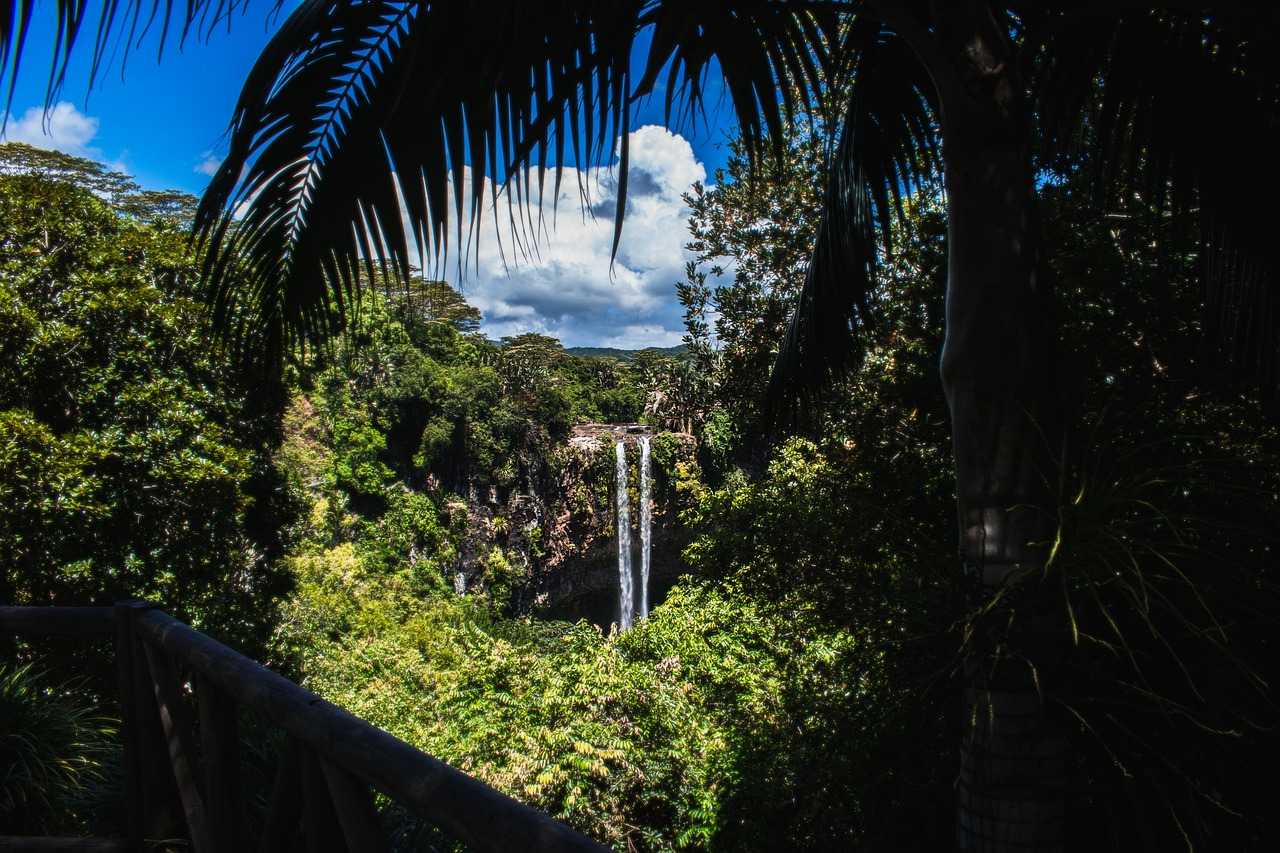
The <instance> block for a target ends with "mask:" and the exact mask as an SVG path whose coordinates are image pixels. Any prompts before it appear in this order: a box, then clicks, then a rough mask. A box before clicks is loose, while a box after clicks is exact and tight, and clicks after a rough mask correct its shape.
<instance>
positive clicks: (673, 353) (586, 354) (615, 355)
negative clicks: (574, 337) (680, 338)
mask: <svg viewBox="0 0 1280 853" xmlns="http://www.w3.org/2000/svg"><path fill="white" fill-rule="evenodd" d="M688 351H689V348H688V347H687V346H685V345H684V344H676V345H675V346H673V347H643V348H641V349H616V348H614V347H566V348H565V352H567V353H569V355H576V356H578V357H579V358H612V359H616V360H617V361H631V360H632V359H634V358H635V357H636V356H637V355H639V354H640V353H642V352H652V353H657V354H658V355H665V356H668V357H670V358H684V357H685V355H686V353H688Z"/></svg>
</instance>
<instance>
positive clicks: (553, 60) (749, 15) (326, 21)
mask: <svg viewBox="0 0 1280 853" xmlns="http://www.w3.org/2000/svg"><path fill="white" fill-rule="evenodd" d="M833 14H834V13H833ZM832 20H834V19H832ZM648 27H651V28H652V32H653V34H654V35H653V38H652V41H651V43H650V49H649V53H648V57H647V64H646V66H645V69H646V70H645V72H644V73H643V74H642V75H640V77H639V78H636V79H633V75H632V70H631V55H632V51H633V48H634V46H635V43H636V38H637V34H638V33H639V32H640V31H641V30H642V29H643V28H648ZM833 27H834V24H833V23H832V22H831V21H824V20H823V19H822V17H821V15H820V14H819V13H818V12H814V11H804V12H801V11H796V10H794V9H793V8H791V7H790V6H788V5H786V4H778V3H776V2H768V0H756V2H748V3H736V4H725V3H721V2H710V1H709V0H708V2H691V3H680V4H676V3H662V2H655V0H619V2H611V3H601V2H591V0H540V1H539V2H518V0H488V2H430V0H416V1H414V2H392V0H383V1H382V2H366V3H359V4H333V3H321V2H307V3H304V4H303V5H302V6H301V7H299V8H298V10H297V11H295V12H294V14H293V15H292V16H290V18H289V19H288V20H287V21H286V22H285V23H284V25H283V27H282V29H281V30H280V32H279V33H278V34H277V35H276V36H275V37H274V38H273V39H272V41H271V43H270V44H269V45H268V47H267V49H266V51H265V52H264V53H263V55H262V57H261V58H260V59H259V61H258V63H257V65H256V66H255V67H254V69H253V71H252V73H251V75H250V77H249V80H248V81H247V82H246V84H245V86H244V89H243V92H242V94H241V97H240V101H239V104H238V105H237V107H236V112H235V117H234V119H233V122H232V126H231V143H230V152H229V154H228V156H227V158H226V159H225V160H224V161H223V164H222V167H221V168H220V170H219V172H218V173H217V175H215V177H214V179H213V181H212V183H211V184H210V186H209V189H208V191H207V192H206V195H205V197H204V200H203V203H202V205H201V210H200V213H199V216H198V217H197V232H198V235H199V239H200V241H201V243H202V245H203V246H204V247H205V248H207V250H208V252H207V255H206V257H207V267H206V273H207V276H206V278H207V281H208V283H209V286H210V288H211V294H212V298H213V304H214V307H215V319H216V322H217V324H218V326H219V327H220V328H222V329H224V330H225V331H226V332H227V334H228V336H229V338H230V339H231V340H232V341H238V342H241V343H246V342H251V341H258V342H266V344H267V345H268V346H270V347H274V348H276V349H277V350H279V351H284V350H285V349H287V348H289V347H292V346H296V345H299V344H301V343H303V342H305V341H306V340H307V339H308V337H309V336H324V335H326V334H327V333H328V332H330V331H332V330H333V329H334V328H335V327H336V326H337V325H339V324H341V323H342V322H343V319H344V316H345V313H346V311H347V306H349V305H350V304H351V303H352V300H353V297H354V296H355V292H356V290H357V289H358V288H359V286H360V284H359V282H360V279H361V276H360V272H361V269H362V268H364V269H365V272H366V277H367V278H368V279H370V280H371V279H373V278H374V276H373V275H371V274H369V273H372V272H373V266H374V265H375V264H377V265H379V266H382V268H383V270H382V271H383V273H384V278H385V277H386V276H387V275H389V276H390V277H391V278H393V279H394V278H395V277H396V276H401V277H405V276H407V275H408V273H409V267H410V263H411V261H415V260H418V259H421V260H423V261H424V262H425V261H431V260H433V261H434V262H435V263H437V264H439V263H442V262H443V261H444V260H445V259H446V258H447V257H448V256H450V247H451V242H452V244H453V245H454V246H455V250H454V251H455V253H456V255H457V260H458V262H459V263H461V262H462V261H463V260H464V257H465V255H466V254H467V253H468V252H469V251H470V248H471V246H473V245H474V243H473V242H471V241H473V240H478V239H479V238H478V237H477V232H478V230H479V229H480V227H481V225H482V222H481V219H482V215H483V214H485V213H486V212H487V211H489V210H492V211H494V213H495V218H499V217H500V218H502V219H503V220H505V221H504V222H502V223H497V222H495V223H493V224H494V226H495V228H498V226H499V225H501V227H500V228H498V232H497V234H496V235H495V239H498V240H500V241H501V239H502V236H503V235H504V234H506V235H507V236H508V238H509V239H510V241H511V242H510V246H509V247H508V246H504V252H505V251H507V249H508V248H510V249H511V250H513V251H515V252H517V253H522V252H528V251H531V250H532V247H533V246H535V245H536V243H537V240H538V235H539V233H540V231H541V229H542V227H543V222H542V220H541V216H542V210H543V201H544V197H545V195H546V190H547V189H548V186H547V185H548V183H553V185H554V191H553V192H552V193H551V195H552V197H553V198H557V197H558V196H559V187H560V181H561V178H562V174H563V170H564V168H565V166H566V165H567V164H576V165H578V166H580V167H583V166H587V165H594V164H598V163H601V162H603V161H605V160H607V159H610V158H611V157H612V156H613V154H614V150H615V149H614V140H615V138H617V139H619V143H618V144H619V150H618V156H619V160H620V162H619V165H618V171H619V177H618V186H617V208H616V214H615V230H614V250H615V252H616V249H617V241H618V239H619V238H620V234H621V227H622V214H623V211H624V209H625V204H626V171H627V164H628V147H627V146H628V140H627V134H628V131H629V130H630V114H631V107H632V103H633V101H634V100H635V99H636V98H637V97H640V96H643V95H645V94H647V93H649V92H651V91H652V90H653V89H655V88H656V87H657V85H658V83H659V81H660V79H661V77H662V74H663V72H664V71H665V72H666V74H667V85H666V92H665V94H664V97H665V98H666V103H667V105H668V108H669V109H670V108H673V107H674V106H680V107H682V108H687V109H691V110H699V109H701V91H702V85H703V81H704V79H705V77H706V75H707V74H708V73H709V70H710V69H711V68H712V67H713V64H716V63H718V65H719V68H720V69H721V71H722V72H723V74H724V76H725V79H726V81H727V83H728V89H729V91H730V93H731V98H732V101H733V106H734V109H735V112H736V113H737V114H738V117H739V120H740V121H741V123H742V127H743V129H744V130H743V132H744V135H745V136H746V137H747V138H748V140H749V142H750V144H751V148H752V150H753V151H760V150H763V148H764V140H765V138H766V137H768V136H770V135H771V134H773V133H774V132H776V131H777V130H778V129H779V128H780V127H781V126H782V123H783V121H784V118H785V113H786V111H787V109H788V107H787V105H786V104H783V105H782V106H779V104H778V98H777V94H776V93H777V90H778V87H779V86H780V85H786V86H788V87H790V88H792V89H794V90H796V91H799V92H800V93H801V95H800V97H801V99H803V98H805V97H806V96H807V94H806V93H808V92H812V91H814V90H815V89H816V88H817V87H819V86H820V85H821V79H822V74H823V68H824V64H823V63H824V60H823V58H822V53H823V49H824V47H823V46H824V42H823V37H824V35H825V34H826V33H828V32H830V31H831V30H832V29H833ZM548 172H550V173H551V175H550V176H548ZM548 177H550V179H551V180H550V181H548V180H547V179H548ZM579 189H580V192H581V194H582V197H583V199H584V202H585V201H586V200H587V196H588V193H589V190H590V188H589V187H586V186H580V187H579ZM500 202H501V203H502V204H503V208H502V212H501V213H500V214H499V213H498V209H499V204H500ZM451 237H452V241H451V239H450V238H451Z"/></svg>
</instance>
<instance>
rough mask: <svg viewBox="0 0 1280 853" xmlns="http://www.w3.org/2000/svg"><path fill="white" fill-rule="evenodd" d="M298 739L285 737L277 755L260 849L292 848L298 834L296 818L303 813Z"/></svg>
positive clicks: (268, 851) (272, 852)
mask: <svg viewBox="0 0 1280 853" xmlns="http://www.w3.org/2000/svg"><path fill="white" fill-rule="evenodd" d="M298 753H299V748H298V743H297V741H295V740H294V739H293V738H292V737H286V738H285V739H284V742H283V743H282V744H281V745H280V755H279V757H278V758H277V759H276V778H275V781H274V782H272V784H271V798H270V799H269V800H268V801H267V814H266V819H265V820H264V822H263V825H262V837H261V838H260V839H259V843H258V850H259V851H260V853H275V851H277V850H293V849H294V847H295V845H294V843H293V842H294V839H295V837H296V836H297V834H298V818H299V817H300V816H301V815H302V791H301V787H302V775H301V773H299V771H298V763H299V761H298Z"/></svg>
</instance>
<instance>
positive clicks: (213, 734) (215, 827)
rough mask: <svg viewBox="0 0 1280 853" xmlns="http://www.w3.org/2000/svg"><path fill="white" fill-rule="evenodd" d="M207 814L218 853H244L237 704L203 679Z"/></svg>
mask: <svg viewBox="0 0 1280 853" xmlns="http://www.w3.org/2000/svg"><path fill="white" fill-rule="evenodd" d="M196 704H197V705H198V706H199V709H200V747H201V750H200V751H201V757H202V758H203V760H204V795H205V811H206V813H207V814H208V817H209V829H210V831H211V832H212V834H213V837H214V843H215V845H216V848H217V850H218V851H219V853H223V851H225V853H241V850H240V845H241V843H242V842H243V829H242V826H243V824H244V813H243V805H242V804H243V802H244V800H243V799H242V797H241V794H240V732H239V726H238V724H237V723H236V703H235V700H233V699H231V698H230V697H229V696H227V695H226V694H225V693H223V692H222V691H221V690H219V689H218V688H217V687H216V686H215V685H214V684H213V683H212V682H211V681H209V680H208V679H207V678H205V677H204V676H199V677H197V679H196Z"/></svg>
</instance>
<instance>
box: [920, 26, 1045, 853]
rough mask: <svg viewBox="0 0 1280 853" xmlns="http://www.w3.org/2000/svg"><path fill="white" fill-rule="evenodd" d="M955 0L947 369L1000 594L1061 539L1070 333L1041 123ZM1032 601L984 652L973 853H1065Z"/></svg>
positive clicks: (1041, 637) (962, 821)
mask: <svg viewBox="0 0 1280 853" xmlns="http://www.w3.org/2000/svg"><path fill="white" fill-rule="evenodd" d="M941 6H946V7H947V8H946V11H942V12H939V13H938V14H939V19H938V24H939V46H940V47H941V49H942V50H941V53H942V57H943V59H944V60H945V66H946V67H947V69H948V70H949V71H950V72H951V73H950V74H949V75H948V76H950V80H948V81H946V83H945V84H944V85H939V94H940V101H941V107H942V123H943V157H944V159H945V163H944V166H945V175H946V187H947V202H948V217H949V219H948V280H947V309H946V329H947V333H946V342H945V344H944V346H943V353H942V365H941V375H942V383H943V388H944V391H945V393H946V397H947V405H948V407H949V409H950V413H951V423H952V439H953V443H954V450H955V464H956V484H957V497H958V515H959V526H960V558H961V561H962V564H963V568H964V570H965V572H966V574H967V575H968V576H970V577H973V578H974V579H975V581H976V586H978V587H979V588H980V589H981V591H982V593H983V594H984V597H988V598H989V597H990V596H991V595H992V594H993V593H994V592H996V591H997V590H998V589H999V588H1000V587H1001V586H1003V585H1005V584H1006V583H1008V582H1010V580H1011V579H1014V578H1016V577H1018V576H1020V575H1021V574H1022V573H1023V572H1028V571H1029V572H1034V571H1035V570H1037V569H1041V568H1043V566H1044V560H1045V554H1046V550H1047V548H1046V544H1047V542H1048V540H1049V539H1050V537H1051V535H1052V532H1053V527H1052V522H1051V517H1052V516H1051V514H1050V512H1049V511H1048V510H1049V509H1050V508H1051V507H1052V505H1053V501H1054V494H1053V487H1052V486H1051V484H1052V483H1055V482H1056V477H1055V476H1054V475H1053V473H1052V471H1053V466H1052V464H1051V463H1052V456H1053V451H1054V450H1056V448H1057V444H1058V436H1059V435H1060V432H1061V428H1060V421H1061V418H1060V415H1059V413H1058V411H1057V409H1058V407H1057V400H1056V398H1057V393H1056V383H1055V376H1054V374H1055V371H1054V365H1055V361H1056V358H1055V346H1054V341H1055V338H1056V329H1055V327H1054V323H1053V319H1052V311H1051V299H1050V294H1048V293H1047V292H1046V291H1047V286H1046V282H1045V281H1044V277H1043V276H1039V275H1038V271H1039V251H1038V249H1039V246H1038V244H1039V236H1040V235H1039V224H1038V221H1037V217H1036V191H1035V182H1034V176H1033V171H1032V167H1031V152H1030V121H1029V117H1028V112H1027V108H1026V105H1025V101H1024V98H1023V94H1022V83H1021V81H1020V80H1018V79H1017V72H1016V62H1015V60H1014V57H1013V55H1012V50H1011V47H1010V46H1009V45H1008V43H1007V39H1006V38H1005V36H1004V34H1003V33H1002V32H1001V30H1000V28H999V26H998V25H997V24H996V23H995V22H994V21H993V20H992V19H991V16H990V14H989V12H988V8H987V4H985V3H978V2H969V3H965V2H961V3H955V4H935V8H939V7H941ZM935 79H936V76H935ZM940 82H941V81H940ZM1034 585H1035V582H1034V581H1032V582H1031V583H1030V584H1027V587H1028V588H1031V587H1034ZM1034 597H1035V596H1034V595H1032V596H1031V598H1032V599H1034ZM1024 598H1025V596H1024ZM1024 604H1025V602H1024ZM1027 606H1029V607H1030V608H1031V609H1032V611H1034V610H1036V609H1037V608H1036V607H1035V603H1034V601H1033V602H1032V603H1031V604H1030V605H1027ZM1019 607H1022V608H1023V612H1020V613H1018V614H1017V616H1018V623H1019V624H1022V625H1027V626H1028V630H1026V631H1024V632H1022V633H1020V634H1019V635H1018V636H1017V637H1016V638H1015V637H1013V636H1010V635H1008V634H1003V633H1002V634H996V633H988V632H985V631H984V630H982V629H980V630H979V631H977V632H975V635H974V636H973V637H972V638H971V641H970V645H969V648H968V656H967V659H966V664H965V691H964V721H963V740H962V743H961V756H960V758H961V762H960V764H961V767H960V775H959V779H958V782H957V794H958V808H959V813H958V827H957V830H958V844H959V847H960V849H961V850H964V851H980V853H1005V851H1014V850H1016V851H1020V852H1021V853H1031V852H1032V851H1034V853H1054V852H1055V851H1056V852H1057V853H1060V851H1062V850H1063V848H1064V823H1063V811H1064V794H1063V789H1064V784H1063V781H1064V775H1065V758H1066V746H1065V739H1064V737H1063V732H1064V731H1065V730H1064V728H1063V726H1062V725H1061V724H1060V723H1059V722H1058V721H1056V720H1055V719H1054V717H1053V715H1052V714H1049V713H1046V709H1045V707H1044V703H1043V702H1042V698H1041V692H1040V689H1041V687H1042V686H1043V684H1044V680H1045V678H1046V677H1047V672H1048V669H1049V661H1050V660H1051V658H1052V653H1051V652H1050V651H1049V650H1050V649H1052V640H1053V636H1054V635H1053V632H1052V629H1051V627H1050V626H1048V625H1046V624H1045V622H1044V620H1042V619H1039V618H1038V617H1037V616H1036V615H1034V612H1033V613H1030V614H1029V613H1028V612H1027V609H1026V607H1025V606H1024V605H1019ZM1042 612H1048V611H1042Z"/></svg>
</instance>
